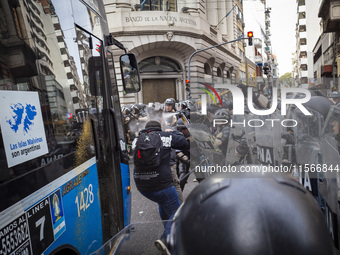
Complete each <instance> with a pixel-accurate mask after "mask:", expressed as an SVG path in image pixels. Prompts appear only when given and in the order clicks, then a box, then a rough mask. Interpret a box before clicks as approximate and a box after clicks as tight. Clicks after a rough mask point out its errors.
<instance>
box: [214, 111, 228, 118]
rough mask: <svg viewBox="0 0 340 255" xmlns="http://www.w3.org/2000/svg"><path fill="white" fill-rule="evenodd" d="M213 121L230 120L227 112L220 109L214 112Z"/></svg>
mask: <svg viewBox="0 0 340 255" xmlns="http://www.w3.org/2000/svg"><path fill="white" fill-rule="evenodd" d="M214 118H215V119H225V120H230V115H229V112H228V111H227V110H225V109H220V110H217V111H216V112H215V115H214Z"/></svg>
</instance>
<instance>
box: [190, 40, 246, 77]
mask: <svg viewBox="0 0 340 255" xmlns="http://www.w3.org/2000/svg"><path fill="white" fill-rule="evenodd" d="M245 39H249V37H242V38H237V39H235V40H232V41H229V42H224V43H221V44H217V45H214V46H211V47H208V48H204V49H201V50H197V51H195V52H194V53H192V54H191V55H190V57H189V60H188V80H189V82H190V61H191V59H192V57H193V56H195V55H196V54H197V53H199V52H202V51H206V50H209V49H212V48H216V47H218V46H222V45H225V44H228V43H233V42H237V41H240V40H245Z"/></svg>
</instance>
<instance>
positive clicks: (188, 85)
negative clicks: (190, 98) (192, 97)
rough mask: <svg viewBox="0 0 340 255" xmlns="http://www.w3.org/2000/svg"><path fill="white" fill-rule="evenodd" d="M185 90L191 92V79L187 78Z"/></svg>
mask: <svg viewBox="0 0 340 255" xmlns="http://www.w3.org/2000/svg"><path fill="white" fill-rule="evenodd" d="M185 90H186V91H187V92H190V81H189V80H185Z"/></svg>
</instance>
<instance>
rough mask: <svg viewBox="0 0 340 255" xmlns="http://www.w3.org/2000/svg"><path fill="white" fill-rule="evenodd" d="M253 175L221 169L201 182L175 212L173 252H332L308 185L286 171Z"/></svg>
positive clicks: (184, 254)
mask: <svg viewBox="0 0 340 255" xmlns="http://www.w3.org/2000/svg"><path fill="white" fill-rule="evenodd" d="M236 167H237V168H238V170H240V167H244V166H236ZM256 167H260V166H256ZM254 175H255V174H254V173H252V176H250V175H243V177H244V178H226V177H227V176H226V175H225V174H223V173H222V174H215V175H214V177H211V178H207V179H205V180H204V181H203V182H201V183H200V185H198V186H197V187H196V188H195V189H194V190H193V191H192V192H191V193H190V195H189V196H188V198H187V200H186V201H185V203H184V204H183V206H182V207H181V208H180V209H179V211H178V212H177V214H176V216H175V218H174V223H173V225H172V230H171V234H170V238H169V243H170V246H171V247H172V249H173V250H174V252H175V253H176V254H182V255H187V254H229V255H263V254H272V255H287V254H289V255H301V254H334V251H333V250H332V249H333V248H332V241H331V238H330V235H329V233H328V230H327V226H326V222H325V220H324V217H323V214H322V212H321V210H320V208H319V207H318V205H317V204H316V203H315V201H314V198H313V196H312V195H311V194H310V193H309V192H308V191H306V190H305V189H304V188H303V187H302V186H301V185H300V184H299V183H298V182H296V181H295V180H293V179H291V178H288V176H282V175H279V174H276V175H273V174H271V175H269V174H265V176H263V175H262V176H263V177H266V178H250V177H254ZM260 175H261V174H260ZM260 175H259V176H257V177H260Z"/></svg>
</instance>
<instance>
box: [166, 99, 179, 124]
mask: <svg viewBox="0 0 340 255" xmlns="http://www.w3.org/2000/svg"><path fill="white" fill-rule="evenodd" d="M175 106H176V100H175V99H173V98H168V99H166V100H165V101H164V112H163V119H164V122H165V125H166V126H171V127H173V126H175V124H176V121H177V116H176V115H177V114H176V107H175Z"/></svg>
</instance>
